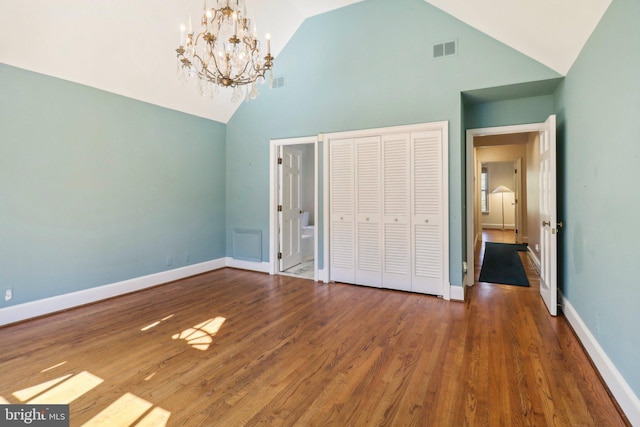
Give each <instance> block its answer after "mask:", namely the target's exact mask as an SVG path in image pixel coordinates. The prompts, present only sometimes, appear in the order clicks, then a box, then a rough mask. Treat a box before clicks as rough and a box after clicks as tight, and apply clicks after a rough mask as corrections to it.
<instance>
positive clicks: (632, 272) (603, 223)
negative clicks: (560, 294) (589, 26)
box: [557, 0, 640, 396]
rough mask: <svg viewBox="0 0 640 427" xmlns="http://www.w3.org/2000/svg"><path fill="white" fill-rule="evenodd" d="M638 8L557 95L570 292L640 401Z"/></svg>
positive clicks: (620, 12) (585, 54)
mask: <svg viewBox="0 0 640 427" xmlns="http://www.w3.org/2000/svg"><path fill="white" fill-rule="evenodd" d="M639 20H640V3H639V2H638V1H637V0H613V2H612V3H611V5H610V6H609V9H608V10H607V12H606V14H605V15H604V17H603V18H602V20H601V22H600V24H599V25H598V27H597V28H596V30H595V31H594V33H593V34H592V36H591V38H590V39H589V41H588V43H587V44H586V46H585V47H584V49H583V50H582V52H581V54H580V56H579V57H578V59H577V61H576V62H575V64H574V65H573V67H572V68H571V70H570V71H569V73H568V75H567V77H566V79H565V81H564V84H563V85H561V87H560V89H559V90H558V92H557V101H558V103H557V110H558V118H559V120H558V125H559V129H560V131H559V134H558V136H559V139H560V140H561V142H562V145H563V152H562V153H561V159H562V164H561V166H560V167H561V169H562V170H563V178H562V179H563V184H562V194H563V196H564V197H563V198H562V200H561V204H562V211H563V216H564V221H565V229H564V239H563V242H564V244H563V250H562V257H561V258H562V260H563V262H564V265H563V266H562V275H561V277H560V280H561V281H562V286H563V291H564V294H565V296H566V297H567V298H568V299H569V301H570V302H571V304H572V305H573V307H574V308H575V309H576V311H577V312H578V314H579V315H580V317H581V318H582V320H584V322H585V323H586V325H587V327H588V328H589V330H590V331H591V332H592V333H593V335H594V336H595V337H596V339H597V340H598V342H599V343H600V345H601V346H602V348H603V349H604V350H605V352H606V353H607V355H608V356H609V357H610V358H611V360H612V361H613V363H614V364H615V365H616V367H617V368H618V369H619V370H620V372H621V373H622V375H623V376H624V378H625V379H626V380H627V382H628V383H629V385H630V386H631V388H632V389H633V391H634V392H635V394H636V396H640V369H638V360H640V339H639V338H638V331H637V328H638V324H640V310H639V309H638V302H639V301H640V285H639V284H638V277H640V263H639V262H638V242H640V226H639V225H638V216H639V214H640V189H639V188H638V183H639V182H640V169H639V168H638V164H639V162H640V144H639V143H638V141H639V135H640V120H639V119H640V84H639V76H640V55H638V52H640V26H638V21H639Z"/></svg>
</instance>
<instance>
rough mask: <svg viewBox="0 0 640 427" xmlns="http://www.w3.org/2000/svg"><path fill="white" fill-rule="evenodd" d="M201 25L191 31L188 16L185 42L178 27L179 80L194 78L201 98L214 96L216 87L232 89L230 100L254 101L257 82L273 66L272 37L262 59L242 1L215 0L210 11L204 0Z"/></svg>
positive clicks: (267, 42) (268, 39)
mask: <svg viewBox="0 0 640 427" xmlns="http://www.w3.org/2000/svg"><path fill="white" fill-rule="evenodd" d="M201 24H202V25H201V27H200V29H199V30H198V31H195V32H194V30H193V26H192V20H191V16H189V26H188V33H187V37H186V40H185V37H184V30H185V28H184V25H181V26H180V46H179V48H178V49H176V53H177V58H178V66H179V67H178V73H179V79H180V80H181V81H182V80H185V81H186V80H187V79H188V78H189V77H195V78H197V79H196V80H197V81H198V82H199V83H200V84H199V87H200V90H201V92H202V94H203V95H209V96H211V97H213V96H214V95H215V94H216V93H217V91H218V88H219V87H231V88H233V96H232V101H237V100H239V99H241V98H243V97H244V98H245V99H247V100H248V99H249V98H255V97H256V96H257V95H258V89H257V83H258V82H260V83H262V82H264V79H265V74H266V72H267V71H268V70H271V69H272V67H273V59H274V58H273V56H271V36H270V35H269V34H267V36H266V44H267V46H266V47H267V49H266V50H267V53H266V56H264V57H262V56H261V55H260V42H259V41H258V37H257V34H258V31H257V28H256V25H255V23H253V22H251V19H249V18H248V17H247V15H246V6H245V1H244V0H236V1H228V0H227V1H224V0H223V1H220V0H216V1H215V2H214V6H213V7H211V8H207V0H205V1H204V10H203V13H202V19H201Z"/></svg>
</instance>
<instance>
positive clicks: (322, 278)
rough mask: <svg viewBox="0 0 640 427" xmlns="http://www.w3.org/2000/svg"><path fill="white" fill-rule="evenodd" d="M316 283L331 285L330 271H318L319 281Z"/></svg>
mask: <svg viewBox="0 0 640 427" xmlns="http://www.w3.org/2000/svg"><path fill="white" fill-rule="evenodd" d="M316 282H324V283H329V270H327V269H324V268H323V269H322V270H318V279H317V280H316Z"/></svg>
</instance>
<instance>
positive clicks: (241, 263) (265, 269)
mask: <svg viewBox="0 0 640 427" xmlns="http://www.w3.org/2000/svg"><path fill="white" fill-rule="evenodd" d="M225 266H226V267H233V268H239V269H241V270H251V271H259V272H260V273H269V271H270V269H271V264H270V263H268V262H258V261H245V260H241V259H235V258H231V257H226V258H225Z"/></svg>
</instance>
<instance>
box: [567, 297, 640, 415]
mask: <svg viewBox="0 0 640 427" xmlns="http://www.w3.org/2000/svg"><path fill="white" fill-rule="evenodd" d="M560 297H561V300H562V306H563V312H564V315H565V317H566V318H567V320H568V321H569V324H570V325H571V327H572V328H573V330H574V331H575V332H576V335H578V338H579V339H580V341H581V342H582V345H583V347H584V348H585V350H586V351H587V353H588V354H589V356H590V357H591V360H592V361H593V364H594V365H595V366H596V368H597V369H598V371H599V372H600V375H601V376H602V378H603V379H604V382H605V383H606V384H607V386H608V387H609V390H611V393H612V394H613V396H614V397H615V398H616V400H617V401H618V404H619V405H620V408H622V411H623V412H624V413H625V415H626V416H627V418H628V419H629V421H630V422H631V425H634V426H640V399H639V398H638V396H636V394H635V393H634V392H633V390H632V389H631V387H630V386H629V384H628V383H627V382H626V381H625V379H624V377H623V376H622V374H621V373H620V371H618V369H617V368H616V366H615V365H614V364H613V362H612V361H611V359H609V356H607V353H605V351H604V349H603V348H602V347H601V346H600V344H599V343H598V340H596V338H595V337H594V336H593V334H592V333H591V331H590V330H589V328H587V325H586V324H585V323H584V322H583V321H582V319H581V318H580V315H579V314H578V312H577V311H576V310H575V309H574V308H573V306H572V305H571V303H570V302H569V300H568V299H567V298H565V296H564V295H562V293H560Z"/></svg>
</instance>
